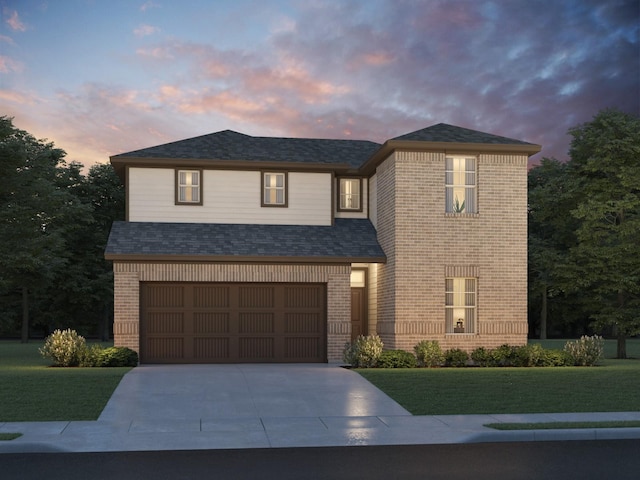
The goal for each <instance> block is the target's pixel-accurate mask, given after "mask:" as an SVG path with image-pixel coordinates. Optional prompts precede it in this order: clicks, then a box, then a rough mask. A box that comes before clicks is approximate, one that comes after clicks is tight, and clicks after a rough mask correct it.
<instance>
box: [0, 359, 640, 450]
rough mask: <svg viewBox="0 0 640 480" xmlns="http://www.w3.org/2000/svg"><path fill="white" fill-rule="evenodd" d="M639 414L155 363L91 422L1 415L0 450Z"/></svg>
mask: <svg viewBox="0 0 640 480" xmlns="http://www.w3.org/2000/svg"><path fill="white" fill-rule="evenodd" d="M603 420H640V412H627V413H625V412H615V413H580V414H525V415H459V416H458V415H439V416H412V415H411V414H410V413H409V412H407V411H406V410H405V409H404V408H402V407H401V406H400V405H398V404H397V403H396V402H395V401H393V400H392V399H391V398H389V397H388V396H387V395H385V394H384V393H383V392H381V391H380V390H378V389H377V388H375V387H374V386H373V385H371V384H370V383H369V382H367V381H366V380H365V379H364V378H362V377H361V376H360V375H358V374H357V373H355V372H352V371H350V370H346V369H343V368H340V367H338V366H336V365H322V364H320V365H315V364H314V365H308V364H305V365H299V364H298V365H286V366H284V365H184V366H179V365H159V366H141V367H137V368H135V369H133V370H132V371H131V372H129V373H128V374H127V375H125V377H124V378H123V380H122V381H121V382H120V385H119V386H118V388H117V389H116V391H115V392H114V394H113V396H112V397H111V399H110V400H109V402H108V404H107V406H106V407H105V409H104V410H103V412H102V414H101V415H100V418H99V419H98V420H97V421H71V422H22V423H4V424H0V433H4V432H20V433H22V434H23V435H22V436H21V437H20V438H17V439H15V440H12V441H2V442H0V453H2V452H43V451H72V452H106V451H144V450H193V449H237V448H269V447H273V448H283V447H312V446H313V447H322V446H356V445H411V444H447V443H468V442H496V441H531V440H572V439H579V440H589V439H614V438H615V439H625V438H640V428H623V429H576V430H527V431H512V432H502V431H497V430H493V429H490V428H487V427H485V426H484V425H485V424H487V423H500V422H554V421H603Z"/></svg>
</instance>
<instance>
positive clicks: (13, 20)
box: [5, 10, 27, 32]
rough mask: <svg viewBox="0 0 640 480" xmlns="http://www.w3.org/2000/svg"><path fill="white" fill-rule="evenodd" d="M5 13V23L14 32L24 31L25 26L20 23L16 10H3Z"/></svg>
mask: <svg viewBox="0 0 640 480" xmlns="http://www.w3.org/2000/svg"><path fill="white" fill-rule="evenodd" d="M5 14H6V15H7V16H8V17H9V18H7V20H6V23H7V25H9V27H10V28H11V30H14V31H16V32H24V31H26V30H27V26H26V25H25V24H24V23H22V21H21V20H20V17H19V16H18V12H17V11H16V10H10V11H5Z"/></svg>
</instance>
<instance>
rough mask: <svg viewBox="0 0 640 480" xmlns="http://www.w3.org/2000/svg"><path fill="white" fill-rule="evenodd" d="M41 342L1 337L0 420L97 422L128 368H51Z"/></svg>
mask: <svg viewBox="0 0 640 480" xmlns="http://www.w3.org/2000/svg"><path fill="white" fill-rule="evenodd" d="M42 345H43V342H30V343H27V344H21V343H19V342H17V341H9V340H2V341H0V385H2V388H1V389H0V422H26V421H53V420H97V418H98V416H99V415H100V413H101V412H102V410H103V408H104V407H105V405H106V404H107V401H108V400H109V398H110V397H111V394H112V393H113V391H114V390H115V388H116V387H117V386H118V384H119V383H120V380H121V379H122V376H123V375H124V374H125V373H126V372H128V371H129V370H131V368H129V367H126V368H55V367H50V366H49V365H50V362H49V361H48V360H46V359H43V358H42V357H41V356H40V353H39V352H38V348H40V347H42ZM103 346H105V347H106V346H111V344H103Z"/></svg>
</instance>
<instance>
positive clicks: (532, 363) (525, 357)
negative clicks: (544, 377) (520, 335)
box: [513, 344, 544, 367]
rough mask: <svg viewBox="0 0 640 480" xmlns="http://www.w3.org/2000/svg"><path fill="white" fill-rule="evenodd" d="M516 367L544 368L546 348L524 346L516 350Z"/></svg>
mask: <svg viewBox="0 0 640 480" xmlns="http://www.w3.org/2000/svg"><path fill="white" fill-rule="evenodd" d="M514 353H515V356H514V365H513V366H514V367H541V366H543V358H544V348H542V345H539V344H534V345H523V346H520V347H515V348H514Z"/></svg>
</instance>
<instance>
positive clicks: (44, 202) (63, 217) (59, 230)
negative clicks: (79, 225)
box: [0, 117, 80, 342]
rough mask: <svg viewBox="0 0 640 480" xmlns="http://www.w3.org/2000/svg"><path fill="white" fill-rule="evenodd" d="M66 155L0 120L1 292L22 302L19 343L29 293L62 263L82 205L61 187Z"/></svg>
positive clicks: (26, 318)
mask: <svg viewBox="0 0 640 480" xmlns="http://www.w3.org/2000/svg"><path fill="white" fill-rule="evenodd" d="M64 156H65V152H64V151H62V150H60V149H57V148H55V147H54V145H53V144H52V143H47V142H45V141H43V140H36V139H35V138H34V137H33V136H32V135H30V134H29V133H27V132H25V131H23V130H19V129H17V128H15V127H14V126H13V122H12V119H10V118H7V117H0V178H2V182H1V186H0V289H1V290H4V291H5V292H6V291H18V292H19V293H20V295H21V298H22V326H21V339H22V341H23V342H27V341H28V339H29V312H30V304H29V298H30V294H31V293H33V292H34V291H38V290H40V289H42V288H44V287H45V286H46V285H47V283H49V282H51V281H52V279H53V278H54V276H55V272H56V271H57V270H58V269H59V268H61V267H62V266H63V265H64V264H65V263H66V259H65V257H64V255H63V253H64V249H65V247H66V244H65V238H64V230H65V227H66V226H67V222H68V221H69V219H71V218H77V216H79V214H80V212H79V210H78V206H79V204H80V202H79V201H78V199H77V198H76V197H75V196H74V195H73V194H72V193H71V192H70V191H69V190H68V189H67V188H64V187H62V186H61V185H60V178H61V176H63V175H64V173H65V168H64V167H65V163H64Z"/></svg>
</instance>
